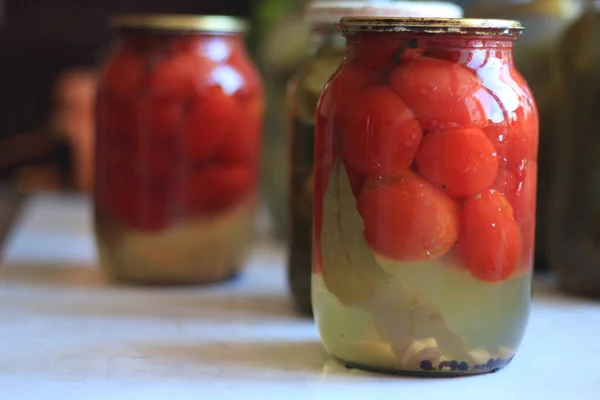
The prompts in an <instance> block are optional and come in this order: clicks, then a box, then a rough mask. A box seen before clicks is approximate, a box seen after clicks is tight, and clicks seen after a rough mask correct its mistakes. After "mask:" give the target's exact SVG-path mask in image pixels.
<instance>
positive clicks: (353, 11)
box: [287, 0, 462, 314]
mask: <svg viewBox="0 0 600 400" xmlns="http://www.w3.org/2000/svg"><path fill="white" fill-rule="evenodd" d="M350 15H363V16H377V15H381V16H383V15H386V16H390V17H446V18H460V17H462V9H461V8H460V7H458V6H456V5H454V4H452V3H444V2H422V1H399V2H397V1H389V2H386V1H384V2H372V1H354V2H351V1H350V2H349V1H347V0H346V1H323V2H314V3H312V4H311V5H310V6H309V7H308V8H307V21H308V23H309V24H310V26H311V29H312V33H313V38H314V47H315V51H314V54H313V56H312V57H311V58H310V59H309V60H308V61H307V62H306V63H305V64H304V65H303V66H302V68H300V69H299V70H298V72H297V73H296V74H295V76H294V77H293V78H292V79H291V80H290V81H289V83H288V101H287V103H288V114H289V121H290V122H289V124H290V125H289V139H288V143H289V146H290V147H289V155H290V162H289V165H290V168H289V171H288V178H287V182H288V190H287V192H288V196H287V200H288V206H287V209H288V230H289V232H288V235H287V237H288V242H287V244H288V280H289V284H290V288H291V291H292V294H293V297H294V301H295V304H296V306H297V308H298V309H299V310H300V311H301V312H303V313H305V314H310V313H311V312H312V310H311V308H312V307H311V295H310V286H311V258H312V249H311V247H312V246H311V242H312V214H313V184H312V181H313V161H314V160H313V151H314V127H315V111H316V109H317V101H318V100H319V95H320V94H321V90H322V89H323V86H325V84H326V83H327V81H328V80H329V77H331V75H332V74H333V73H334V72H335V70H336V69H337V68H338V66H339V65H340V63H341V62H342V60H343V58H344V52H345V47H346V43H345V39H344V37H343V36H342V34H341V33H340V32H339V29H338V28H337V23H338V22H339V19H340V18H341V17H343V16H350Z"/></svg>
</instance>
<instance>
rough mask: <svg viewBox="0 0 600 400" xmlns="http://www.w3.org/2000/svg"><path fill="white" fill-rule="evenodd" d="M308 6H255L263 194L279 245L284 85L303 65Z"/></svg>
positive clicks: (290, 1)
mask: <svg viewBox="0 0 600 400" xmlns="http://www.w3.org/2000/svg"><path fill="white" fill-rule="evenodd" d="M309 2H310V0H256V1H255V5H256V6H255V8H254V11H253V32H252V34H253V37H252V39H253V40H252V45H253V47H254V48H255V52H256V60H257V64H258V67H259V68H260V70H261V72H262V75H263V76H264V82H265V92H266V101H267V107H266V111H265V132H264V134H265V138H264V146H263V151H264V154H265V156H264V161H263V164H262V173H261V178H262V192H263V195H264V198H265V200H266V203H267V206H268V209H269V214H270V217H271V222H272V229H273V232H272V233H273V235H274V237H275V238H276V239H278V240H283V239H284V238H285V236H286V233H287V231H286V177H287V175H286V167H285V166H286V165H287V152H286V149H287V147H288V143H287V135H286V131H287V125H288V124H287V119H286V118H287V113H286V85H287V82H288V80H289V79H290V77H292V76H293V75H294V73H295V72H296V71H297V69H298V67H299V66H300V65H301V64H302V62H304V60H306V57H307V52H308V49H309V47H310V27H309V26H308V24H307V23H306V21H305V19H304V11H305V8H306V5H307V4H308V3H309Z"/></svg>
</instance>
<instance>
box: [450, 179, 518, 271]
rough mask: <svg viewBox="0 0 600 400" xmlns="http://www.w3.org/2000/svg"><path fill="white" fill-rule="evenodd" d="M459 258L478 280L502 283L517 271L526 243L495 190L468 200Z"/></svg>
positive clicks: (458, 253)
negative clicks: (524, 243)
mask: <svg viewBox="0 0 600 400" xmlns="http://www.w3.org/2000/svg"><path fill="white" fill-rule="evenodd" d="M462 222H463V225H462V231H461V234H460V238H459V239H458V243H457V249H456V256H457V258H458V260H459V261H460V262H461V263H462V264H463V266H464V267H465V268H466V269H467V270H468V271H469V272H470V273H471V275H473V276H474V277H475V278H477V279H479V280H482V281H486V282H501V281H503V280H505V279H507V278H509V277H510V276H511V275H512V274H513V273H514V272H515V271H516V270H517V268H518V266H519V263H520V262H521V257H522V254H523V239H522V236H521V231H520V229H519V226H518V225H517V222H516V221H515V219H514V218H513V210H512V208H511V206H510V204H509V203H508V201H506V199H505V198H504V196H503V195H502V193H500V192H497V191H495V190H484V191H483V192H481V193H478V194H477V195H475V196H470V197H469V198H467V199H466V201H465V203H464V208H463V215H462Z"/></svg>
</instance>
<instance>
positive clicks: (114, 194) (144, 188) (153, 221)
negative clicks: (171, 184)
mask: <svg viewBox="0 0 600 400" xmlns="http://www.w3.org/2000/svg"><path fill="white" fill-rule="evenodd" d="M106 189H107V190H108V191H109V193H108V201H107V202H108V204H109V206H108V208H109V210H110V214H111V215H112V216H113V217H114V218H115V219H117V220H118V221H119V222H120V223H121V224H123V225H124V226H125V227H126V228H129V229H135V230H140V231H157V230H162V229H164V228H166V227H167V226H168V223H169V215H168V205H169V203H168V198H167V197H168V190H166V187H163V186H157V185H154V184H153V183H152V182H150V181H149V180H142V179H140V178H139V177H133V176H131V175H121V176H120V177H119V178H116V177H115V178H114V179H111V180H110V181H107V186H106Z"/></svg>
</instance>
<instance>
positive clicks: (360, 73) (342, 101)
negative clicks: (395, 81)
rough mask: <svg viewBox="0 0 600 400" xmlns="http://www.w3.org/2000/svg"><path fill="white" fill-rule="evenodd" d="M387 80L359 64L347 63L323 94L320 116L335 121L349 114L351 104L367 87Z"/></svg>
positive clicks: (320, 100) (319, 105)
mask: <svg viewBox="0 0 600 400" xmlns="http://www.w3.org/2000/svg"><path fill="white" fill-rule="evenodd" d="M385 81H386V80H385V78H384V77H383V76H382V75H381V74H378V73H376V72H373V71H371V70H369V69H368V68H365V67H364V66H362V65H361V64H360V63H357V62H346V63H344V64H343V65H342V67H341V68H340V69H338V71H336V73H335V74H334V75H333V77H332V79H331V80H330V81H329V83H327V84H326V86H325V88H324V89H323V91H322V92H321V97H320V98H319V103H318V105H317V110H318V114H319V115H321V116H323V117H325V118H327V119H329V120H331V121H335V123H336V125H338V122H337V118H338V117H339V116H341V115H344V114H345V113H346V112H347V109H348V106H349V105H350V103H352V102H354V100H355V99H356V98H357V97H358V96H359V94H360V92H361V91H362V90H363V89H365V88H366V87H369V86H373V85H379V84H384V83H385Z"/></svg>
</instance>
